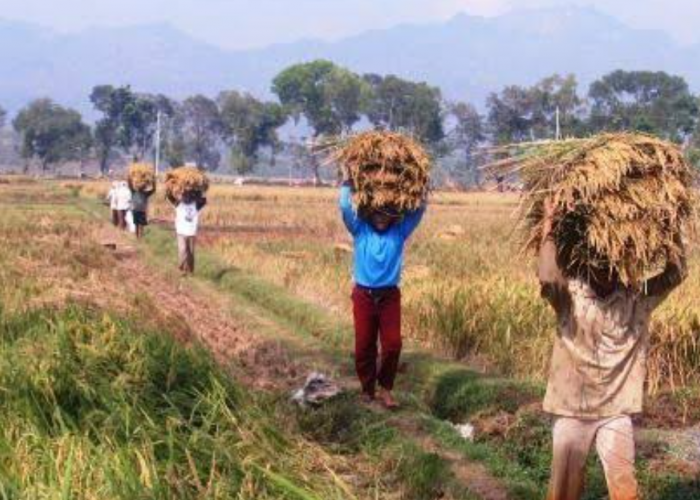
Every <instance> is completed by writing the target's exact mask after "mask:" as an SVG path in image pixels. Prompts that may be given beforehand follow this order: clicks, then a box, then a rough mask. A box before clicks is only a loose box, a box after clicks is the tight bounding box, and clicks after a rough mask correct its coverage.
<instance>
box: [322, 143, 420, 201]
mask: <svg viewBox="0 0 700 500" xmlns="http://www.w3.org/2000/svg"><path fill="white" fill-rule="evenodd" d="M330 159H331V161H333V162H335V163H336V164H337V165H338V166H339V167H340V169H341V170H342V172H343V173H344V174H345V176H346V178H348V179H349V180H350V182H351V183H352V187H353V198H354V203H355V205H356V206H357V208H358V210H360V211H362V212H371V211H374V210H393V211H398V212H406V211H412V210H416V209H418V208H420V206H421V204H422V203H423V202H424V200H425V198H426V196H427V194H428V189H429V182H430V171H431V168H432V162H431V160H430V157H429V155H428V154H427V152H426V151H425V149H424V148H423V147H422V146H421V145H420V144H419V143H418V142H416V141H415V140H413V139H411V138H410V137H407V136H406V135H403V134H399V133H394V132H386V131H372V132H364V133H360V134H357V135H355V136H352V137H350V138H348V139H345V140H343V141H341V142H340V143H339V144H337V145H336V146H335V148H334V149H333V151H332V153H331V156H330Z"/></svg>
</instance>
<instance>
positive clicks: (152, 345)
mask: <svg viewBox="0 0 700 500" xmlns="http://www.w3.org/2000/svg"><path fill="white" fill-rule="evenodd" d="M0 318H2V319H0V392H1V393H2V400H1V401H2V403H1V404H0V485H2V488H1V489H0V498H3V499H32V500H34V499H43V498H46V499H49V498H51V499H54V498H57V499H58V498H61V499H95V500H96V499H100V500H108V499H129V500H131V499H171V498H177V499H195V498H196V499H204V498H206V499H229V498H241V499H265V498H287V499H304V500H306V499H321V498H323V499H326V498H330V499H334V498H347V495H346V494H345V493H344V492H343V490H342V489H341V488H340V487H338V486H337V485H336V484H334V482H333V480H330V479H328V478H325V477H324V476H317V475H314V474H313V473H308V471H307V469H309V468H310V466H309V465H308V464H306V463H305V461H307V460H308V461H310V460H312V459H313V454H310V455H306V454H305V453H304V451H305V449H306V448H305V447H307V446H308V444H305V443H304V442H303V441H299V440H298V439H294V436H285V435H283V434H282V433H281V432H280V431H279V430H278V427H276V426H275V425H274V423H273V421H272V419H271V416H270V415H268V414H266V412H265V411H264V410H263V409H262V407H260V406H259V405H258V404H256V402H255V401H253V400H252V399H251V397H250V396H248V395H247V394H246V393H244V392H243V391H242V390H240V389H239V388H238V387H237V386H236V385H235V383H233V382H232V381H231V380H230V379H229V378H228V377H227V376H226V374H224V373H223V372H221V371H220V369H219V368H218V367H217V366H216V365H215V364H214V362H213V361H212V359H211V357H210V356H209V355H208V354H207V353H205V352H204V351H203V350H198V349H193V350H190V349H186V348H184V347H182V346H180V345H179V344H177V343H176V342H175V341H174V340H172V339H170V338H169V337H168V336H167V335H162V334H160V335H158V334H155V333H150V332H144V331H141V330H140V329H139V328H137V327H135V326H134V324H133V323H132V322H130V321H128V320H124V319H120V318H116V317H114V316H112V315H110V314H105V313H102V312H98V311H94V310H90V309H89V308H86V307H83V306H77V305H70V306H68V307H67V308H66V309H63V310H33V311H28V312H24V313H18V314H14V315H10V316H8V315H4V314H2V315H0Z"/></svg>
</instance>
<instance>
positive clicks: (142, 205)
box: [129, 183, 155, 240]
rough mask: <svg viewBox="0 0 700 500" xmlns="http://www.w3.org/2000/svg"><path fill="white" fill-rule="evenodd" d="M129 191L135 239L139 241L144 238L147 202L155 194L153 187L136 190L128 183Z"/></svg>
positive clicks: (146, 223) (146, 221)
mask: <svg viewBox="0 0 700 500" xmlns="http://www.w3.org/2000/svg"><path fill="white" fill-rule="evenodd" d="M129 189H130V190H131V213H132V216H133V219H134V226H136V239H139V240H140V239H141V238H143V236H144V233H145V230H146V226H148V202H149V200H150V198H151V196H153V193H155V187H153V188H151V189H147V190H142V191H139V190H136V189H134V187H133V186H132V185H131V183H129Z"/></svg>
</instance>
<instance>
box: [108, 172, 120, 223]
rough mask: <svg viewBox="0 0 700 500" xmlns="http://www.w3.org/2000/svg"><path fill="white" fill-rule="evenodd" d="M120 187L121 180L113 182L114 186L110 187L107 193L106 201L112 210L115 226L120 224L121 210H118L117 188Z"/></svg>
mask: <svg viewBox="0 0 700 500" xmlns="http://www.w3.org/2000/svg"><path fill="white" fill-rule="evenodd" d="M118 189H119V182H118V181H114V182H112V187H110V189H109V192H108V193H107V198H106V202H107V203H109V209H110V210H111V211H112V224H113V225H114V227H118V226H119V212H118V211H117V190H118Z"/></svg>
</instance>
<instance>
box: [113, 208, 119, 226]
mask: <svg viewBox="0 0 700 500" xmlns="http://www.w3.org/2000/svg"><path fill="white" fill-rule="evenodd" d="M112 225H114V227H119V210H117V209H115V208H113V209H112Z"/></svg>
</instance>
